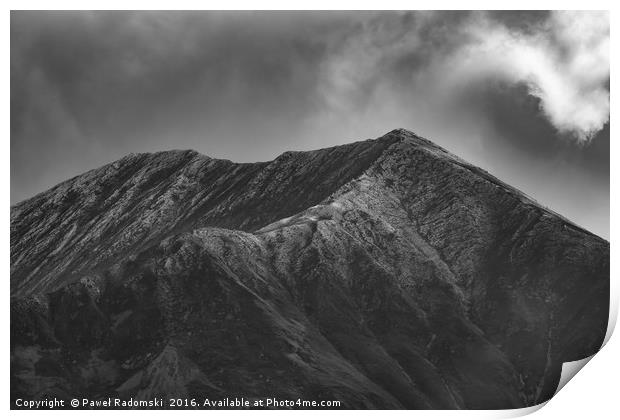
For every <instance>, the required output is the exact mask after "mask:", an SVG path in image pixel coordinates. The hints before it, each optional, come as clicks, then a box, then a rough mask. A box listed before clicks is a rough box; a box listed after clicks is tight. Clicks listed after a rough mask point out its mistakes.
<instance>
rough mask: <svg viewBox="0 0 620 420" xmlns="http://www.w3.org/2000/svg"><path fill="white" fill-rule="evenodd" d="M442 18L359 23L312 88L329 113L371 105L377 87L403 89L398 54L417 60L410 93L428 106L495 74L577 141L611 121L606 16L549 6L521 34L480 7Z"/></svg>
mask: <svg viewBox="0 0 620 420" xmlns="http://www.w3.org/2000/svg"><path fill="white" fill-rule="evenodd" d="M441 18H442V15H441V14H439V13H419V14H418V15H417V17H416V20H415V22H410V23H407V24H401V23H400V22H390V24H385V23H383V24H377V23H376V22H374V21H372V20H371V21H368V22H365V25H364V28H363V30H360V31H359V32H356V33H355V34H354V35H352V36H350V37H349V38H346V39H345V41H344V42H343V43H341V44H339V45H338V46H337V47H336V48H335V49H334V51H331V52H330V54H329V59H328V60H327V61H326V62H325V63H324V65H323V67H322V75H321V77H322V79H321V80H322V83H321V84H320V85H319V92H321V93H322V95H323V98H324V99H325V102H326V104H327V105H328V107H327V109H326V113H330V112H339V111H343V110H344V112H343V113H344V114H346V113H347V112H348V111H349V110H350V109H351V108H356V107H360V106H363V104H365V103H371V102H374V103H376V102H377V101H378V99H377V98H374V99H375V100H374V101H373V95H374V96H377V95H379V93H378V92H383V98H385V97H386V96H387V97H388V98H389V97H390V96H397V95H400V94H402V93H403V92H402V89H404V88H405V86H404V85H403V84H399V83H398V82H395V81H394V78H392V77H391V75H392V73H391V72H392V71H393V70H394V67H395V66H397V65H398V63H399V62H401V61H402V59H404V58H405V59H406V58H407V57H413V56H416V57H418V58H419V61H418V64H417V66H416V68H412V69H410V71H411V74H412V76H413V78H412V79H411V80H412V84H410V86H409V87H407V89H408V91H409V94H410V95H412V96H415V97H416V98H419V99H417V101H422V102H423V103H425V104H426V106H430V105H429V102H431V101H434V102H435V103H439V102H441V101H445V102H444V104H450V103H453V102H455V99H456V97H457V96H458V95H460V94H461V93H462V92H463V91H464V90H467V89H471V88H475V86H485V85H486V84H488V83H489V82H490V81H493V80H496V81H502V82H504V83H508V84H525V85H526V86H527V87H528V89H529V93H530V94H531V95H533V96H535V97H537V98H539V99H540V106H541V112H542V113H543V114H544V115H545V117H546V118H547V119H548V120H549V122H550V123H551V124H552V125H553V126H554V127H555V128H556V129H557V130H558V132H559V133H561V134H568V135H570V136H572V137H573V138H574V139H575V140H576V141H577V142H579V143H587V142H588V141H589V140H590V139H591V138H592V137H593V136H594V135H595V134H596V133H597V132H598V131H599V130H601V129H602V128H603V126H604V125H605V123H606V122H607V121H608V120H609V89H608V80H609V15H608V13H607V12H583V11H557V12H552V13H551V14H550V16H549V18H548V19H546V20H545V21H543V22H540V23H538V24H536V25H534V26H531V27H530V28H529V30H528V31H522V30H513V29H510V28H509V27H507V26H506V25H504V24H503V23H501V22H498V21H497V20H494V19H492V18H489V17H488V16H487V15H486V14H485V13H483V12H480V13H474V14H472V16H471V17H470V18H468V19H463V20H460V21H458V22H454V23H453V24H450V25H446V24H443V25H442V24H441ZM438 28H439V29H438ZM420 62H422V63H421V64H420ZM392 85H393V86H397V87H396V88H395V89H398V91H394V90H393V89H394V88H393V86H392ZM390 86H392V90H390V89H391V88H390ZM386 91H387V92H388V94H387V95H385V92H386ZM382 101H384V99H383V100H382ZM382 101H379V102H380V103H381V102H382ZM414 102H415V101H414ZM437 113H438V114H441V113H442V105H439V108H438V109H437Z"/></svg>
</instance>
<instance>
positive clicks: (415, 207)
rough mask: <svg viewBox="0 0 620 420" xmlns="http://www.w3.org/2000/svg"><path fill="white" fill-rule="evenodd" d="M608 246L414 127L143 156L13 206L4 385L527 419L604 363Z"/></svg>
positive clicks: (62, 392)
mask: <svg viewBox="0 0 620 420" xmlns="http://www.w3.org/2000/svg"><path fill="white" fill-rule="evenodd" d="M608 306H609V244H608V243H607V242H606V241H604V240H602V239H600V238H598V237H596V236H595V235H592V234H590V233H588V232H585V231H584V230H582V229H580V228H578V227H576V226H574V225H573V224H572V223H570V222H568V221H567V220H565V219H563V218H561V217H560V216H558V215H556V214H553V213H551V212H549V211H548V210H545V209H544V208H542V207H541V206H539V205H538V204H536V203H535V202H533V201H532V200H530V199H528V198H527V197H526V196H524V195H523V194H522V193H520V192H519V191H517V190H515V189H513V188H511V187H510V186H508V185H505V184H503V183H502V182H500V181H499V180H497V179H495V178H494V177H492V176H490V175H489V174H487V173H486V172H484V171H482V170H480V169H479V168H476V167H473V166H471V165H469V164H467V163H466V162H463V161H462V160H460V159H458V158H457V157H455V156H453V155H451V154H450V153H448V152H447V151H445V150H443V149H441V148H440V147H438V146H436V145H434V144H432V143H431V142H429V141H427V140H425V139H422V138H420V137H418V136H416V135H415V134H413V133H411V132H409V131H406V130H402V129H401V130H394V131H392V132H390V133H388V134H386V135H385V136H383V137H381V138H378V139H376V140H368V141H364V142H358V143H353V144H349V145H344V146H338V147H333V148H329V149H322V150H317V151H312V152H287V153H284V154H283V155H281V156H279V157H278V158H276V159H275V160H274V161H272V162H265V163H255V164H236V163H232V162H229V161H225V160H218V159H211V158H209V157H206V156H204V155H200V154H198V153H196V152H193V151H172V152H162V153H155V154H139V155H130V156H127V157H125V158H123V159H121V160H119V161H117V162H114V163H112V164H110V165H107V166H104V167H102V168H99V169H96V170H93V171H90V172H87V173H85V174H83V175H80V176H78V177H75V178H73V179H70V180H68V181H66V182H64V183H62V184H60V185H58V186H56V187H54V188H52V189H51V190H49V191H47V192H44V193H42V194H39V195H37V196H35V197H33V198H31V199H29V200H26V201H24V202H22V203H20V204H18V205H16V206H14V207H12V208H11V394H12V400H13V401H14V399H15V398H18V397H28V398H33V397H37V398H42V397H44V396H58V397H61V398H71V397H74V396H78V397H79V396H84V397H90V398H103V397H107V396H120V397H124V398H128V397H135V398H149V397H156V396H159V397H174V398H185V397H188V398H191V397H195V398H200V399H204V398H205V397H209V398H222V397H245V398H259V397H276V398H281V399H295V400H296V399H298V398H302V399H315V400H333V399H336V400H340V401H341V402H342V408H421V409H424V408H444V409H445V408H484V409H487V408H514V407H523V406H528V405H533V404H537V403H539V402H542V401H544V400H546V399H548V398H550V397H551V396H552V395H553V392H554V391H555V388H556V386H557V383H558V380H559V376H560V371H561V366H562V363H563V362H565V361H570V360H575V359H580V358H583V357H586V356H589V355H591V354H593V353H594V352H596V351H597V350H598V348H599V347H600V345H601V343H602V341H603V337H604V335H605V331H606V327H607V318H608Z"/></svg>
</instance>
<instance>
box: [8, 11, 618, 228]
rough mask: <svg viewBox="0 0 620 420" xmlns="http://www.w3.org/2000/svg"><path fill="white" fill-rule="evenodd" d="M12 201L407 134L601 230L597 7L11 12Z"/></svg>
mask: <svg viewBox="0 0 620 420" xmlns="http://www.w3.org/2000/svg"><path fill="white" fill-rule="evenodd" d="M10 31H11V152H10V153H11V156H10V160H11V168H10V171H11V203H12V204H15V203H17V202H19V201H21V200H24V199H26V198H29V197H31V196H33V195H35V194H37V193H39V192H42V191H44V190H46V189H48V188H50V187H52V186H54V185H55V184H57V183H59V182H61V181H63V180H65V179H68V178H70V177H73V176H75V175H78V174H80V173H83V172H85V171H87V170H89V169H92V168H95V167H99V166H101V165H104V164H106V163H109V162H111V161H114V160H116V159H119V158H121V157H122V156H124V155H126V154H128V153H132V152H154V151H161V150H170V149H194V150H197V151H199V152H201V153H204V154H206V155H208V156H211V157H216V158H225V159H230V160H233V161H237V162H255V161H266V160H271V159H273V158H274V157H276V156H278V155H279V154H281V153H282V152H284V151H287V150H312V149H317V148H321V147H328V146H333V145H338V144H345V143H350V142H353V141H358V140H364V139H368V138H375V137H379V136H381V135H383V134H385V133H387V132H389V131H391V130H392V129H395V128H406V129H409V130H411V131H414V132H416V133H417V134H419V135H421V136H423V137H426V138H428V139H430V140H431V141H433V142H435V143H437V144H439V145H440V146H442V147H444V148H446V149H448V150H450V151H451V152H453V153H455V154H457V155H459V156H460V157H462V158H463V159H465V160H467V161H469V162H471V163H473V164H475V165H478V166H480V167H482V168H484V169H486V170H488V171H489V172H490V173H492V174H493V175H495V176H497V177H498V178H500V179H502V180H503V181H505V182H507V183H509V184H511V185H513V186H515V187H517V188H519V189H520V190H522V191H523V192H525V193H526V194H528V195H529V196H531V197H532V198H534V199H535V200H537V201H538V202H539V203H540V204H542V205H543V206H546V207H548V208H550V209H552V210H554V211H556V212H558V213H560V214H562V215H564V216H565V217H567V218H569V219H571V220H572V221H574V222H575V223H576V224H578V225H580V226H583V227H584V228H586V229H588V230H590V231H592V232H593V233H596V234H598V235H599V236H602V237H604V238H606V239H608V238H609V166H610V165H609V138H610V134H609V86H610V79H609V16H608V14H607V13H606V12H561V11H553V12H546V11H536V12H520V11H516V12H510V11H501V12H484V11H473V12H467V11H463V12H449V11H441V12H426V11H425V12H415V11H408V12H319V11H312V12H266V11H264V12H195V11H194V12H171V11H167V12H144V11H143V12H128V11H121V12H67V11H46V12H41V11H13V12H11V29H10Z"/></svg>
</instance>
